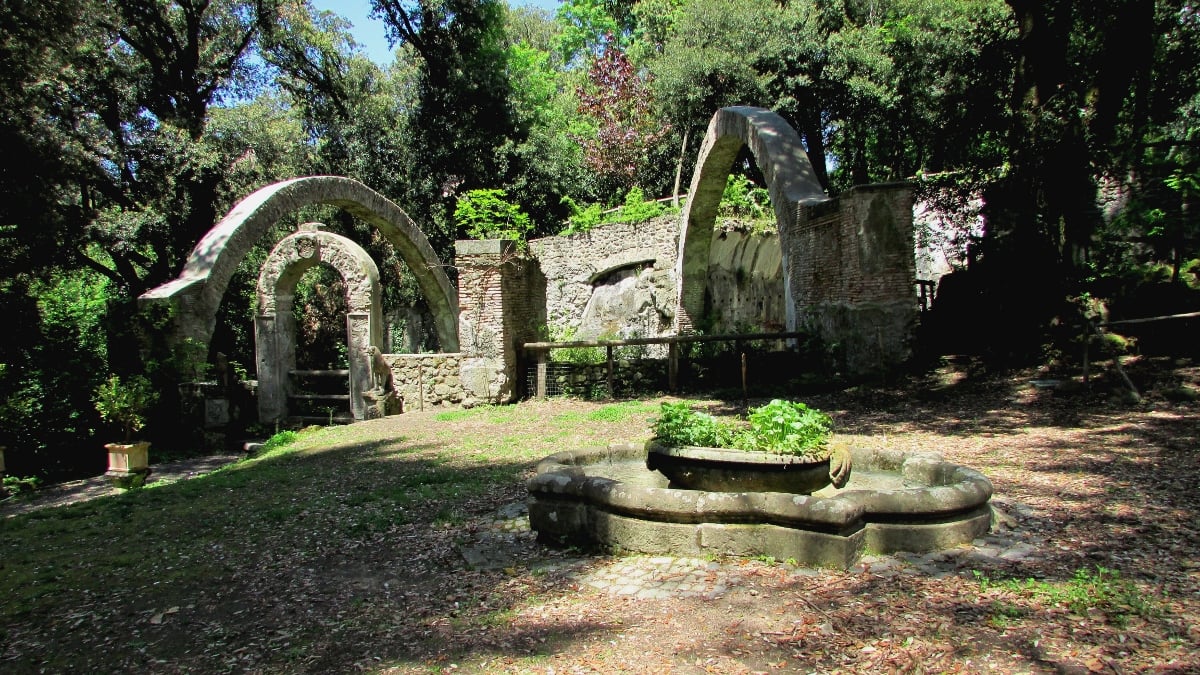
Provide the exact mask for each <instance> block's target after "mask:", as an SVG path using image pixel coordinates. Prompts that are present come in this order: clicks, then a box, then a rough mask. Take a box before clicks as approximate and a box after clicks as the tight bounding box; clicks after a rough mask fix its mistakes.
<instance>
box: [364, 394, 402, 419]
mask: <svg viewBox="0 0 1200 675" xmlns="http://www.w3.org/2000/svg"><path fill="white" fill-rule="evenodd" d="M362 402H363V413H364V415H365V417H364V419H368V420H376V419H380V418H382V417H388V416H390V415H399V414H401V413H403V412H404V399H402V398H400V395H399V394H397V393H396V392H394V391H386V392H381V391H379V390H377V389H368V390H367V391H364V392H362Z"/></svg>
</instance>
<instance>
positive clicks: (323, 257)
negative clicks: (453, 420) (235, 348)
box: [254, 223, 383, 422]
mask: <svg viewBox="0 0 1200 675" xmlns="http://www.w3.org/2000/svg"><path fill="white" fill-rule="evenodd" d="M320 228H321V226H320V225H319V224H317V223H306V224H304V225H301V226H300V231H299V232H296V233H294V234H291V235H289V236H287V237H284V238H283V239H282V240H281V241H280V242H279V243H278V244H276V246H275V248H274V249H272V250H271V253H270V255H268V256H267V260H266V262H264V263H263V266H262V270H261V272H260V273H259V276H258V307H257V309H258V312H257V315H256V316H255V320H254V349H255V360H256V361H257V365H258V418H259V420H260V421H262V422H274V421H277V420H282V419H284V418H285V417H287V413H288V408H287V391H288V373H289V372H290V371H292V370H295V368H296V319H295V316H294V315H293V314H292V305H293V301H294V299H295V293H296V284H298V283H299V281H300V278H301V277H303V276H304V274H305V272H307V271H308V270H310V269H312V268H313V267H316V266H317V265H319V264H325V265H328V266H330V267H332V268H333V269H334V270H336V271H337V272H338V274H340V275H341V277H342V279H343V280H344V281H345V282H346V353H347V357H348V361H349V367H350V376H349V380H350V413H351V415H352V416H353V417H354V419H356V420H361V419H365V418H366V404H365V403H364V401H363V392H364V391H366V390H368V389H370V388H371V385H372V380H371V365H370V363H371V357H370V354H369V352H368V350H369V349H370V348H371V347H376V348H379V349H380V350H381V351H382V347H383V310H382V308H381V303H380V297H381V296H380V290H379V268H378V267H377V266H376V265H375V261H374V260H372V259H371V256H370V255H369V254H368V253H367V252H366V251H365V250H363V248H362V247H361V246H359V245H358V244H356V243H354V242H353V241H351V240H350V239H347V238H346V237H343V236H341V235H337V234H333V233H331V232H323V231H321V229H320Z"/></svg>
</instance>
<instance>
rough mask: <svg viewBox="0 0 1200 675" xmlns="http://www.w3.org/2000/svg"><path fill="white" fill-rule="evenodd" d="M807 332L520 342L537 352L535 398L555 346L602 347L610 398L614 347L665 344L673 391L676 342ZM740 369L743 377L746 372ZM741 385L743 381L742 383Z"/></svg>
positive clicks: (770, 337)
mask: <svg viewBox="0 0 1200 675" xmlns="http://www.w3.org/2000/svg"><path fill="white" fill-rule="evenodd" d="M807 335H809V334H808V333H805V332H803V331H787V332H782V333H740V334H737V335H664V336H661V337H650V338H629V339H626V340H574V341H571V342H526V343H525V344H523V345H521V347H522V348H524V349H525V350H526V351H529V352H534V353H536V354H537V391H536V396H537V397H538V398H546V362H547V361H548V360H549V355H550V352H551V351H553V350H555V349H572V348H579V347H604V348H605V352H606V356H607V364H608V397H609V398H613V347H633V346H641V345H667V387H668V388H669V389H670V390H671V391H672V392H674V391H676V390H677V389H678V386H679V345H681V344H691V343H693V342H735V343H737V342H749V341H751V340H790V339H794V338H800V337H805V336H807ZM744 370H745V369H744V368H743V379H745V373H744ZM742 386H743V388H744V387H745V382H743V383H742Z"/></svg>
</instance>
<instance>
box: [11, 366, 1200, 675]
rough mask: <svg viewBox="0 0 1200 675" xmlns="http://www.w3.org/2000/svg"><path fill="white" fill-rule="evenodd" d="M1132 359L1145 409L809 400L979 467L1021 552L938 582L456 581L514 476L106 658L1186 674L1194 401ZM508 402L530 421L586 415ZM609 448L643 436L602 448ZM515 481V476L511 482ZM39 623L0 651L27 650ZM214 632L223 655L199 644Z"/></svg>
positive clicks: (1109, 382)
mask: <svg viewBox="0 0 1200 675" xmlns="http://www.w3.org/2000/svg"><path fill="white" fill-rule="evenodd" d="M1127 365H1128V368H1129V370H1130V374H1131V377H1133V379H1134V382H1135V384H1138V386H1139V389H1141V390H1142V391H1143V392H1144V394H1145V396H1144V397H1143V398H1141V400H1139V401H1135V400H1133V399H1132V398H1131V397H1130V396H1129V395H1128V394H1127V393H1126V392H1124V391H1122V390H1121V388H1120V385H1119V382H1118V381H1117V380H1116V379H1115V378H1112V377H1108V376H1102V377H1100V378H1099V379H1098V380H1097V381H1096V382H1094V383H1093V387H1092V388H1091V389H1090V390H1089V389H1084V388H1082V387H1080V386H1079V384H1078V383H1077V382H1070V381H1052V378H1049V377H1047V376H1044V375H1041V374H1039V373H1037V372H1034V371H1018V372H1012V373H1009V374H1006V375H1003V376H987V377H984V376H980V375H979V374H978V373H975V372H974V371H973V366H972V364H971V363H970V362H967V361H950V362H948V363H947V364H946V366H945V367H943V368H941V369H939V370H938V371H936V372H933V373H931V374H930V375H929V376H928V377H926V378H923V379H920V380H918V381H909V382H905V383H903V384H899V385H895V386H862V387H856V388H854V389H850V390H848V391H844V392H838V393H832V394H823V395H817V396H810V397H806V401H807V402H808V403H810V405H813V406H815V407H818V408H820V409H822V410H825V411H827V412H829V413H831V414H832V415H833V416H834V418H835V421H836V423H837V430H838V433H839V434H843V435H845V436H847V437H848V440H849V441H850V442H851V443H858V444H862V445H866V446H874V447H888V448H896V449H902V450H917V449H919V450H931V449H933V450H937V451H940V452H941V453H943V454H944V455H945V456H946V457H947V458H948V459H950V460H951V461H954V462H958V463H961V464H964V465H967V466H970V467H973V468H976V469H979V470H980V471H982V472H983V473H984V474H985V475H986V476H988V478H990V479H991V481H992V482H993V484H994V486H995V503H996V504H997V505H998V507H999V510H1000V519H999V522H998V524H997V529H998V530H1002V531H1003V532H1004V533H1005V534H1006V535H1007V536H1011V537H1015V538H1017V539H1019V540H1021V541H1023V542H1028V544H1029V547H1028V548H1029V554H1028V555H1021V556H1013V557H1012V558H1011V559H989V560H983V561H981V560H980V559H979V558H977V557H968V556H961V557H956V556H955V554H954V552H950V553H948V554H947V555H946V556H945V557H944V558H943V559H941V561H940V563H939V566H938V567H937V569H936V570H931V569H930V568H929V567H928V566H923V565H921V564H920V561H919V560H916V559H913V558H911V557H910V558H906V557H903V556H899V557H894V558H890V559H887V560H880V559H877V558H870V559H867V560H866V561H864V563H863V564H862V565H859V566H857V567H856V568H853V569H850V570H846V571H842V570H828V569H819V570H798V569H796V568H793V567H791V566H789V565H787V564H785V563H783V562H780V561H768V560H735V559H713V560H709V561H706V562H707V563H710V564H711V563H716V565H714V567H713V574H719V575H722V577H723V579H724V580H725V584H724V585H725V587H726V589H727V590H725V591H724V592H723V593H721V594H719V595H718V596H716V597H702V596H691V597H669V598H663V599H637V598H633V597H627V596H621V595H617V594H614V593H612V592H609V591H606V590H604V589H602V588H596V587H594V586H592V585H589V584H587V583H584V581H583V579H585V578H587V575H589V574H595V573H597V572H600V571H603V570H604V569H606V568H610V567H612V566H614V565H621V564H628V561H629V560H630V558H629V557H628V556H625V557H621V556H612V555H608V554H601V553H594V552H580V551H573V550H566V551H564V550H560V549H552V548H546V547H543V546H541V545H539V544H537V543H535V542H533V541H532V539H531V538H530V537H528V536H523V535H517V536H515V538H514V539H513V541H514V542H515V544H513V545H514V546H515V549H514V551H515V554H514V557H513V559H512V562H511V564H507V565H500V566H494V568H488V569H479V568H474V569H473V568H471V567H470V566H468V565H467V564H466V563H465V562H464V560H463V557H462V550H463V542H464V541H470V540H476V541H477V540H479V535H480V533H481V532H486V531H488V529H489V528H490V527H492V526H493V525H492V524H493V523H494V522H495V521H496V519H497V518H498V517H497V516H495V515H494V514H496V513H497V512H500V513H503V512H504V509H505V508H511V506H512V505H513V504H519V503H520V502H522V500H523V499H524V494H523V493H524V488H523V484H522V483H520V482H514V483H512V484H511V485H508V486H506V487H504V488H503V489H499V490H494V491H491V492H489V493H487V494H485V495H477V496H472V497H469V498H468V499H467V500H466V502H465V507H464V511H463V513H465V514H467V515H466V516H465V517H462V518H450V519H447V518H445V517H444V514H443V515H441V516H439V515H438V514H436V513H435V511H434V510H433V509H427V510H425V511H422V510H420V509H416V510H415V511H414V512H413V513H411V514H410V517H409V518H408V519H407V521H406V522H405V523H404V524H403V525H398V526H395V527H393V528H392V529H390V530H388V531H387V532H386V533H384V534H381V535H380V536H379V537H377V538H376V539H375V540H372V541H367V542H366V543H365V544H364V545H361V546H360V545H358V544H353V543H347V542H345V541H343V542H334V543H333V544H331V546H330V547H329V548H324V549H322V552H321V555H320V556H318V558H317V559H315V562H314V559H313V558H307V559H306V562H305V563H304V564H293V563H290V562H289V563H284V562H283V561H284V559H285V558H286V555H285V553H284V552H279V554H278V556H275V555H274V554H272V556H266V557H263V558H262V561H260V562H258V563H256V564H255V566H254V567H255V569H253V570H250V569H241V568H236V569H234V571H233V572H231V573H230V576H229V578H228V579H225V580H222V585H223V586H225V587H224V588H223V589H222V588H218V589H216V590H215V591H214V590H213V589H209V591H208V593H209V594H208V596H207V598H206V597H204V596H203V594H201V595H197V596H196V597H195V599H194V600H193V601H192V602H193V604H192V605H185V606H184V609H183V610H180V608H179V607H174V610H175V611H176V612H178V616H181V617H182V616H183V615H185V614H188V613H189V612H191V613H193V614H194V615H195V617H194V618H192V619H190V623H187V624H182V623H181V624H180V625H179V626H178V627H177V628H175V629H174V630H176V631H178V634H177V635H175V636H174V637H173V638H170V639H168V638H166V637H164V636H161V635H160V636H159V637H157V638H154V640H159V641H160V642H162V644H167V645H174V647H173V649H177V650H179V649H182V648H183V647H182V646H184V645H186V646H188V649H189V651H188V652H187V653H178V652H175V653H169V652H167V651H166V648H165V647H164V648H162V649H159V650H158V651H155V648H154V645H155V644H158V643H157V642H154V641H153V640H151V642H150V643H149V654H150V656H149V657H147V658H142V659H140V660H139V659H138V658H131V659H128V660H125V661H109V662H104V663H105V664H107V666H109V667H113V666H114V664H123V665H130V666H132V665H135V664H138V665H139V666H140V667H141V668H143V669H145V670H146V671H154V672H213V671H214V670H223V671H230V672H314V673H315V672H354V671H367V672H388V673H399V672H537V673H556V674H558V673H611V672H629V673H760V672H764V673H765V672H821V673H824V672H863V673H880V672H963V673H975V672H1001V673H1022V672H1060V673H1089V672H1096V673H1127V672H1130V673H1131V672H1153V673H1200V497H1198V495H1200V403H1197V402H1196V401H1195V400H1189V399H1190V398H1191V394H1190V393H1189V392H1193V393H1194V392H1196V391H1200V367H1197V366H1195V365H1194V364H1192V363H1191V362H1152V361H1150V360H1144V361H1140V362H1139V361H1138V360H1136V359H1135V360H1132V361H1130V362H1128V364H1127ZM521 405H523V406H533V407H534V410H536V413H537V415H543V416H549V415H553V414H557V413H559V412H561V411H564V410H578V409H580V408H587V409H591V408H594V407H595V404H585V403H579V402H571V401H563V400H560V401H552V402H548V403H526V404H521ZM710 407H712V408H713V409H715V410H718V411H719V410H721V409H722V407H723V406H722V405H721V404H719V403H713V404H710ZM371 425H373V426H370V429H372V430H373V431H371V433H372V434H373V435H378V436H379V437H381V438H383V437H387V438H394V439H400V438H403V442H404V443H405V444H407V446H408V447H411V448H418V449H419V448H421V447H425V446H426V445H432V444H435V439H443V440H437V441H436V443H441V444H445V443H455V442H457V441H456V440H455V439H462V438H468V437H471V436H472V435H479V434H484V435H487V434H494V435H500V434H504V433H506V430H505V429H503V428H502V427H497V426H496V425H495V424H490V423H488V422H487V421H486V420H485V419H484V418H466V419H464V420H463V421H461V422H458V423H455V424H454V425H452V428H450V429H449V431H448V430H447V424H446V423H445V422H444V421H439V420H438V418H437V416H436V415H434V414H433V413H420V414H411V415H404V416H400V417H396V418H392V419H390V420H387V421H386V422H375V423H371ZM386 425H391V427H390V428H385V426H386ZM364 428H366V427H364ZM622 431H624V432H626V433H637V432H640V431H644V428H642V429H636V428H630V425H629V424H628V423H626V424H625V429H623V430H622V429H621V428H619V427H614V428H612V429H604V430H603V433H608V434H614V435H615V434H619V433H621V432H622ZM447 435H448V440H446V439H447ZM397 442H399V440H397ZM417 451H418V450H413V452H417ZM531 471H532V462H530V463H529V465H528V468H527V469H526V470H525V472H524V474H523V475H524V476H528V475H532V474H531ZM472 538H474V539H472ZM347 541H348V540H347ZM384 543H386V546H385V545H383V544H384ZM317 548H320V547H317ZM276 558H278V560H279V561H280V562H279V564H278V565H276V564H275V560H276ZM313 568H319V569H318V570H317V572H314V569H313ZM243 577H245V578H243ZM250 577H254V578H253V579H252V580H251V579H250ZM168 602H169V601H168V600H162V601H160V602H158V603H157V605H155V606H157V607H158V610H157V613H149V612H144V614H145V616H141V619H140V620H142V621H143V622H149V624H150V625H145V626H143V629H144V632H145V633H146V634H147V635H150V634H153V631H165V630H167V629H168V628H167V627H169V626H171V624H172V622H174V621H176V619H175V618H173V617H174V616H176V613H175V612H171V611H170V608H168V609H167V610H165V611H166V614H165V615H164V610H163V609H162V607H165V606H166V605H167V603H168ZM152 604H153V603H152ZM204 612H208V613H207V614H205V613H204ZM306 612H307V614H306ZM139 616H140V615H139ZM155 619H157V622H156V621H155ZM215 624H221V625H215ZM37 628H38V626H37V625H34V624H33V623H32V622H31V623H30V624H29V625H22V626H9V627H6V631H5V635H6V636H7V637H8V638H10V639H12V638H18V637H20V636H25V637H26V638H28V639H31V640H36V639H38V638H37V632H36V631H37ZM42 628H43V629H46V627H45V626H44V625H43V626H42ZM206 631H209V632H206ZM208 635H216V636H218V637H216V638H212V639H216V640H219V641H220V642H219V643H213V644H219V645H222V646H221V650H223V651H222V652H221V654H222V655H221V657H220V658H218V657H216V656H214V654H213V653H212V652H213V650H216V649H217V648H216V647H213V648H212V649H209V648H206V647H203V646H202V645H199V644H197V643H198V641H202V640H205V639H209V638H208V637H206V636H208ZM46 639H49V638H46ZM80 639H83V638H80ZM146 639H147V640H150V638H146ZM301 643H303V645H304V646H303V649H301V648H300V647H298V646H297V645H299V644H301ZM316 643H320V644H319V645H317V647H319V648H316V647H314V645H315V644H316ZM103 644H104V643H103V642H101V641H100V640H99V639H97V640H96V644H94V645H92V647H94V648H96V649H99V648H102V646H103ZM84 646H85V647H86V646H87V645H86V644H84ZM27 649H31V647H29V646H28V645H26V646H25V647H21V646H14V645H13V644H11V643H10V644H9V645H8V646H7V647H6V651H5V652H4V653H5V660H7V661H9V662H10V663H23V664H29V663H30V661H29V660H21V659H22V658H23V657H22V652H23V651H25V650H27ZM289 650H292V653H291V654H290V655H289ZM35 670H36V669H35Z"/></svg>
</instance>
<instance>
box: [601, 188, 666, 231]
mask: <svg viewBox="0 0 1200 675" xmlns="http://www.w3.org/2000/svg"><path fill="white" fill-rule="evenodd" d="M668 208H669V207H668V206H667V205H666V204H663V203H662V202H659V201H655V200H653V199H646V195H645V193H644V192H642V189H641V188H640V187H637V186H636V185H635V186H633V187H631V188H629V192H627V193H625V203H624V204H622V205H621V208H620V209H618V210H617V212H616V213H614V214H612V215H610V216H609V217H608V218H606V220H607V221H608V222H614V223H628V224H630V225H636V224H637V223H644V222H646V221H647V220H650V219H651V218H657V217H658V216H661V215H663V214H664V213H666V212H667V209H668Z"/></svg>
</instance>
